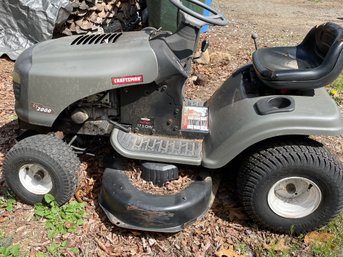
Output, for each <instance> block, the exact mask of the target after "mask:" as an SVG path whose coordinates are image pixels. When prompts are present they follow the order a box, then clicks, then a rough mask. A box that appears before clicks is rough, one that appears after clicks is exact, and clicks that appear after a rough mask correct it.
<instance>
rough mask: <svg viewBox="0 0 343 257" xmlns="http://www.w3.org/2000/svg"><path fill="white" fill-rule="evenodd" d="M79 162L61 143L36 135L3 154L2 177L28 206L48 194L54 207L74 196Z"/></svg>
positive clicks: (71, 151) (52, 138) (68, 148)
mask: <svg viewBox="0 0 343 257" xmlns="http://www.w3.org/2000/svg"><path fill="white" fill-rule="evenodd" d="M79 166H80V161H79V159H78V157H77V156H76V154H75V153H74V152H73V150H72V149H71V148H70V147H69V146H68V145H67V144H66V143H64V142H63V141H62V140H60V139H57V138H55V137H53V136H50V135H36V136H31V137H28V138H25V139H23V140H22V141H20V142H18V143H17V144H16V145H15V146H14V147H13V148H12V149H11V150H10V151H9V152H8V153H7V155H6V159H5V162H4V176H5V179H6V182H7V184H8V186H9V187H10V188H11V189H12V191H13V192H14V193H15V194H16V195H17V197H18V198H19V199H21V200H22V201H23V202H25V203H28V204H35V203H39V202H42V200H43V197H44V195H45V194H48V193H50V194H52V195H53V196H54V197H55V199H56V201H57V203H58V204H60V205H61V204H63V203H65V202H67V201H68V200H69V199H70V198H71V197H72V195H73V194H74V192H75V190H76V186H77V180H78V179H77V178H78V171H79Z"/></svg>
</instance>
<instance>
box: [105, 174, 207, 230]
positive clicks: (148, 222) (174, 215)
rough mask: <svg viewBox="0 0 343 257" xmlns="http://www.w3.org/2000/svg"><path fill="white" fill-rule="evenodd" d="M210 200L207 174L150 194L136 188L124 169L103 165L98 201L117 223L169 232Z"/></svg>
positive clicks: (194, 216) (199, 212) (197, 213)
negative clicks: (174, 189)
mask: <svg viewBox="0 0 343 257" xmlns="http://www.w3.org/2000/svg"><path fill="white" fill-rule="evenodd" d="M212 200H213V196H212V179H211V177H210V176H209V175H208V174H200V175H199V180H196V181H193V182H192V183H191V184H190V185H189V186H188V187H187V188H186V189H184V190H183V191H181V192H179V193H177V194H175V195H153V194H149V193H145V192H142V191H139V190H138V189H136V188H135V187H134V186H133V185H132V184H131V183H130V181H129V179H128V177H127V176H126V175H125V172H124V171H122V170H120V169H116V168H107V169H106V170H105V173H104V175H103V180H102V190H101V195H100V201H99V202H100V206H101V207H102V209H103V210H104V211H105V213H106V215H107V217H108V218H109V219H110V221H111V222H112V223H113V224H115V225H117V226H119V227H123V228H130V229H137V230H145V231H154V232H165V233H173V232H178V231H181V230H182V229H183V228H184V227H185V226H186V225H187V224H190V223H191V222H192V221H195V220H196V219H197V218H199V217H201V216H202V215H203V214H205V213H206V212H207V210H208V208H209V207H210V205H211V203H212Z"/></svg>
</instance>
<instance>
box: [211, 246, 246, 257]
mask: <svg viewBox="0 0 343 257" xmlns="http://www.w3.org/2000/svg"><path fill="white" fill-rule="evenodd" d="M215 255H216V256H217V257H225V256H226V257H247V256H246V255H240V254H238V253H236V252H235V250H234V249H233V246H230V247H229V249H224V248H222V247H221V248H220V249H219V251H217V252H216V253H215Z"/></svg>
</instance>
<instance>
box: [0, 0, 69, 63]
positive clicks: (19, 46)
mask: <svg viewBox="0 0 343 257" xmlns="http://www.w3.org/2000/svg"><path fill="white" fill-rule="evenodd" d="M71 12H72V7H71V4H70V1H69V0H0V56H2V55H4V54H6V55H7V56H8V57H9V58H11V59H12V60H15V59H16V58H17V57H18V55H19V54H20V53H21V52H22V51H24V50H25V49H26V48H28V47H30V46H32V45H34V44H35V43H38V42H41V41H44V40H47V39H50V38H51V37H52V34H53V31H54V28H55V26H56V25H58V24H62V23H64V22H65V21H66V20H67V18H68V17H69V15H70V13H71Z"/></svg>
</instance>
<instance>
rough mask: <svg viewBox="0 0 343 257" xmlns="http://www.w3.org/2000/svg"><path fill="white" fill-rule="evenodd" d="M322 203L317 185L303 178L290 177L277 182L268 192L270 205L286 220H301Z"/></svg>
mask: <svg viewBox="0 0 343 257" xmlns="http://www.w3.org/2000/svg"><path fill="white" fill-rule="evenodd" d="M321 201H322V193H321V190H320V189H319V187H318V186H317V184H316V183H314V182H313V181H311V180H309V179H307V178H302V177H289V178H284V179H282V180H279V181H278V182H276V183H275V184H274V185H273V186H272V187H271V189H270V190H269V192H268V204H269V207H270V208H271V209H272V211H273V212H274V213H276V214H277V215H279V216H281V217H284V218H291V219H299V218H303V217H306V216H308V215H310V214H311V213H313V212H314V211H315V210H316V209H317V208H318V206H319V205H320V203H321Z"/></svg>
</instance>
